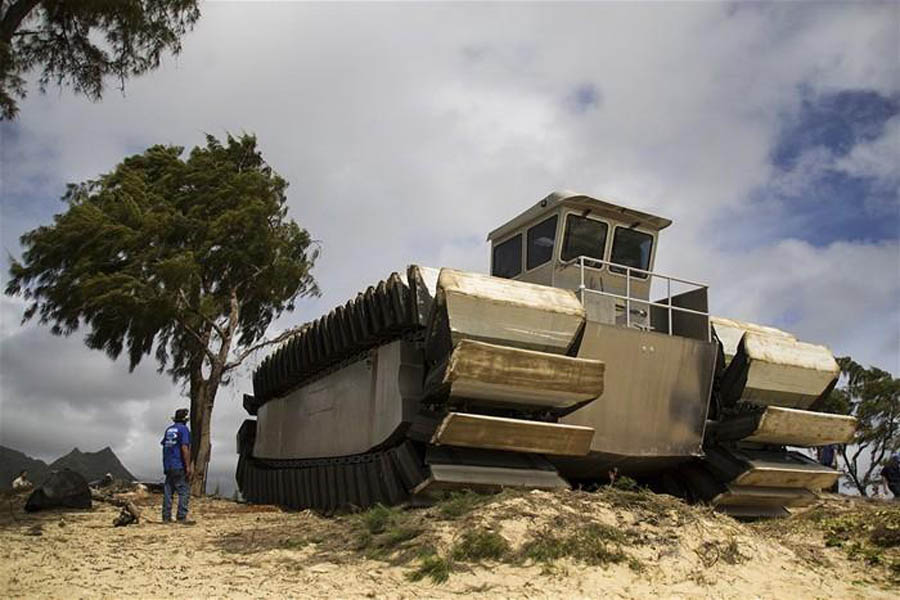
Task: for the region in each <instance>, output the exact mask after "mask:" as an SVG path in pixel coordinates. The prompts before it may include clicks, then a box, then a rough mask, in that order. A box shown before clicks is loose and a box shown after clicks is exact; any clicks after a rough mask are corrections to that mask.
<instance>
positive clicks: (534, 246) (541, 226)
mask: <svg viewBox="0 0 900 600" xmlns="http://www.w3.org/2000/svg"><path fill="white" fill-rule="evenodd" d="M556 219H557V218H556V215H554V216H552V217H550V218H549V219H547V220H546V221H544V222H542V223H538V224H537V225H535V226H534V227H532V228H531V229H529V230H528V253H527V254H526V257H527V258H526V260H527V262H528V268H529V269H533V268H535V267H536V266H538V265H542V264H544V263H545V262H547V261H548V260H550V258H551V257H552V256H553V242H554V241H555V240H556Z"/></svg>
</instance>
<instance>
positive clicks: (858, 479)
mask: <svg viewBox="0 0 900 600" xmlns="http://www.w3.org/2000/svg"><path fill="white" fill-rule="evenodd" d="M837 360H838V364H839V365H840V367H841V374H842V377H843V380H844V385H843V386H841V387H837V388H835V389H834V390H833V391H832V392H831V394H830V395H829V396H828V398H826V399H825V402H824V404H823V407H822V409H823V410H825V411H826V412H831V413H836V414H845V415H852V416H854V417H856V419H857V421H858V427H857V430H856V434H855V435H854V437H853V440H852V442H851V443H850V444H848V445H846V446H842V447H841V457H842V458H843V462H844V472H845V473H846V474H847V476H848V477H849V478H850V480H851V481H852V483H853V484H854V486H856V489H857V490H858V491H859V493H860V494H862V495H863V496H867V495H868V493H869V487H870V486H871V485H872V484H873V483H876V482H878V481H879V477H880V471H881V467H882V465H883V464H884V463H885V462H886V460H887V459H888V458H889V457H890V456H891V454H892V453H894V452H896V451H897V450H898V449H900V379H897V378H895V377H893V376H892V375H891V374H890V373H888V372H887V371H883V370H881V369H879V368H877V367H869V368H864V367H863V366H862V365H860V364H858V363H856V362H854V361H853V359H851V358H850V357H849V356H845V357H842V358H838V359H837Z"/></svg>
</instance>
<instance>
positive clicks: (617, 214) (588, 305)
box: [237, 192, 856, 517]
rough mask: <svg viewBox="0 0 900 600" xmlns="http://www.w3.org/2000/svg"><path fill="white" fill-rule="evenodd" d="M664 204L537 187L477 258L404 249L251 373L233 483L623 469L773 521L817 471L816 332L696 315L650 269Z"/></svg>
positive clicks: (291, 485)
mask: <svg viewBox="0 0 900 600" xmlns="http://www.w3.org/2000/svg"><path fill="white" fill-rule="evenodd" d="M670 224H671V221H669V220H668V219H665V218H662V217H658V216H654V215H651V214H647V213H644V212H640V211H637V210H632V209H629V208H624V207H622V206H618V205H616V204H613V203H611V202H608V201H604V200H600V199H596V198H591V197H588V196H585V195H582V194H575V193H570V192H556V193H553V194H550V195H549V196H547V197H546V198H544V199H543V200H541V201H539V202H538V203H536V204H535V205H534V206H532V207H531V208H529V209H528V210H527V211H525V212H523V213H522V214H520V215H518V216H517V217H515V218H514V219H512V220H510V221H509V222H507V223H506V224H504V225H502V226H501V227H499V228H497V229H495V230H494V231H492V232H491V233H490V234H489V235H488V240H489V241H490V242H491V246H492V250H491V251H492V255H491V275H484V274H478V273H470V272H463V271H458V270H453V269H433V268H428V267H423V266H418V265H413V266H410V267H409V268H408V269H407V270H406V272H405V273H402V274H400V273H392V274H391V275H390V276H389V277H388V278H387V279H385V280H383V281H381V282H379V283H378V284H377V285H373V286H371V287H368V288H367V289H366V290H365V291H364V292H360V293H359V294H358V295H357V296H356V298H354V299H352V300H350V301H349V302H347V303H346V304H344V305H342V306H338V307H337V308H335V309H334V310H332V311H331V312H329V313H328V314H327V315H325V316H322V317H320V318H319V319H317V320H315V321H313V322H311V323H308V324H307V325H305V326H304V327H303V328H302V330H301V331H300V332H299V333H298V334H297V335H296V336H294V337H293V338H291V339H290V340H289V341H287V342H286V343H284V344H283V345H282V346H281V347H280V348H279V349H277V350H276V351H275V352H274V353H272V354H271V355H270V356H268V357H267V358H266V359H265V360H264V361H263V362H262V363H261V365H260V366H259V367H258V368H257V370H256V371H255V372H254V374H253V395H246V396H245V397H244V407H245V409H246V410H247V412H248V413H249V414H250V415H251V416H252V417H255V419H248V420H246V421H245V422H244V423H243V425H242V426H241V428H240V431H239V432H238V452H239V455H240V457H239V462H238V467H237V482H238V485H239V487H240V490H241V493H242V494H243V496H244V497H245V498H246V499H247V500H249V501H251V502H257V503H267V504H279V505H284V506H288V507H293V508H315V509H319V510H325V511H329V510H334V509H337V508H339V507H342V506H356V507H366V506H370V505H373V504H375V503H383V504H396V503H398V502H401V501H403V500H405V499H407V498H409V497H410V496H418V495H429V494H432V493H434V492H436V491H441V490H447V489H454V488H456V489H458V488H467V489H473V490H494V489H499V488H502V487H507V486H523V487H529V488H542V489H552V488H563V487H567V486H572V485H580V484H591V483H596V482H602V481H605V480H606V479H607V477H608V476H609V474H610V472H611V471H612V470H613V469H615V472H617V473H619V474H622V475H630V476H632V477H635V478H638V479H640V480H644V481H647V482H649V483H650V484H651V485H652V486H653V487H654V488H656V489H660V490H662V491H666V492H669V493H673V494H676V495H679V496H683V497H685V498H688V499H690V500H693V501H706V502H710V503H712V504H714V505H715V506H716V507H718V508H719V509H721V510H723V511H726V512H729V513H731V514H734V515H736V516H750V517H756V516H779V515H784V514H787V512H788V511H787V510H786V509H787V508H790V507H796V506H802V505H804V504H808V503H810V502H811V501H813V500H814V499H815V497H816V494H815V492H816V491H817V490H820V489H822V488H826V487H829V486H831V485H832V484H833V483H834V482H835V481H836V479H837V478H838V475H839V474H838V472H837V471H835V470H834V469H832V468H829V467H827V466H822V465H820V464H818V463H817V462H816V461H814V460H812V459H810V458H809V457H807V456H806V455H804V454H802V453H800V452H797V451H796V450H791V449H789V448H788V447H795V448H796V447H806V448H810V447H816V446H823V445H826V444H834V443H844V442H847V441H848V440H849V439H850V438H851V437H852V435H853V433H854V430H855V427H856V423H855V421H854V419H853V418H851V417H845V416H839V415H832V414H826V413H822V412H818V409H819V407H820V406H821V404H822V402H823V400H824V398H825V397H826V396H827V395H828V394H829V393H830V391H831V389H832V387H833V386H834V385H835V382H836V381H837V378H838V375H839V368H838V365H837V364H836V362H835V360H834V357H833V356H832V354H831V352H830V351H829V350H828V349H827V348H825V347H824V346H820V345H814V344H809V343H805V342H801V341H798V340H797V339H796V338H795V337H794V336H793V335H791V334H789V333H786V332H784V331H780V330H778V329H775V328H772V327H764V326H760V325H754V324H751V323H745V322H741V321H736V320H732V319H725V318H721V317H714V316H710V314H709V310H708V288H707V286H706V285H704V284H702V283H698V282H693V281H689V280H686V279H683V278H678V277H673V276H670V275H665V274H662V273H659V272H656V271H654V263H655V258H656V249H657V245H658V240H659V235H660V232H661V231H662V230H664V229H665V228H666V227H668V226H669V225H670Z"/></svg>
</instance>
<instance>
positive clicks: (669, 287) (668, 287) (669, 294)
mask: <svg viewBox="0 0 900 600" xmlns="http://www.w3.org/2000/svg"><path fill="white" fill-rule="evenodd" d="M666 297H667V298H668V299H669V335H672V279H671V278H669V277H666Z"/></svg>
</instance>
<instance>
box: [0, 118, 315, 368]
mask: <svg viewBox="0 0 900 600" xmlns="http://www.w3.org/2000/svg"><path fill="white" fill-rule="evenodd" d="M206 141H207V144H206V146H205V147H202V148H194V149H193V150H192V151H191V153H190V155H189V157H188V158H187V159H186V160H184V159H182V158H181V154H182V152H183V149H182V148H179V147H166V146H154V147H152V148H150V149H149V150H147V151H146V152H145V153H143V154H140V155H136V156H131V157H129V158H126V159H125V160H124V161H123V162H122V163H121V164H119V165H118V166H117V167H116V168H115V169H114V170H113V171H112V172H110V173H107V174H105V175H102V176H100V177H99V178H98V179H96V180H92V181H88V182H85V183H81V184H77V185H70V186H69V189H68V192H67V193H66V195H65V197H64V198H63V199H64V200H65V202H66V203H67V207H68V208H67V210H66V212H64V213H61V214H58V215H56V216H55V217H54V223H53V224H52V225H48V226H43V227H39V228H37V229H35V230H32V231H29V232H28V233H25V234H24V235H23V236H22V238H21V242H22V246H23V247H24V252H23V256H22V262H19V261H13V263H12V266H11V267H10V276H11V277H10V280H9V283H8V285H7V288H6V293H7V294H10V295H15V294H21V295H23V296H24V297H25V298H26V299H27V300H29V306H28V308H27V310H26V312H25V319H26V320H27V319H31V318H33V317H37V318H38V319H39V320H40V322H41V323H47V324H51V331H52V332H53V333H55V334H63V335H68V334H70V333H72V332H74V331H75V330H77V329H78V328H79V326H82V325H86V326H87V327H89V328H90V331H89V333H88V334H87V336H86V339H85V342H86V343H87V345H88V346H89V347H91V348H95V349H102V350H104V351H105V352H106V353H107V354H108V355H109V356H110V357H112V358H116V357H118V356H119V354H120V353H121V352H123V350H126V349H127V353H128V357H129V361H130V366H131V368H132V369H133V368H134V367H135V366H136V365H137V364H138V363H139V362H140V360H141V359H142V357H143V356H145V355H147V354H149V353H150V352H151V350H153V348H154V347H155V348H156V358H157V360H158V361H159V363H160V365H161V367H160V368H161V369H162V367H163V366H165V365H167V364H171V369H170V373H171V375H172V376H173V378H174V379H176V380H178V379H181V378H183V377H186V376H188V375H189V374H190V373H189V368H190V366H191V365H192V364H193V363H194V362H195V361H196V359H197V358H198V356H199V358H200V359H201V360H202V359H203V358H204V357H205V358H207V359H209V360H212V359H213V358H215V353H213V352H212V351H211V349H210V347H209V345H208V344H212V343H213V342H214V341H219V342H222V343H224V342H228V344H229V345H230V343H231V342H232V339H230V338H229V339H225V338H226V336H228V335H229V334H230V335H232V336H233V335H235V334H237V336H238V337H237V340H236V343H237V345H238V346H239V347H244V348H247V347H250V346H251V345H252V344H253V343H254V342H256V341H257V340H259V339H260V338H261V337H262V335H263V334H264V332H265V330H266V328H267V327H268V326H269V324H270V323H271V322H272V320H273V319H274V318H275V317H277V316H278V315H280V314H281V313H282V311H284V310H292V309H293V307H294V301H295V299H296V298H298V297H300V296H307V295H310V294H315V293H317V292H318V290H317V288H316V285H315V282H314V280H313V278H312V275H310V268H311V267H312V265H313V262H314V260H315V258H316V255H317V252H316V250H315V249H314V248H311V240H310V236H309V234H308V233H307V232H306V230H304V229H302V228H301V227H300V226H299V225H297V223H295V222H294V221H292V220H290V219H288V218H287V208H286V205H285V202H286V197H285V190H286V188H287V182H286V181H285V180H284V179H282V178H281V176H279V175H278V174H277V173H275V171H273V170H272V169H271V167H269V166H268V165H267V164H266V163H265V162H264V160H263V158H262V155H261V154H260V153H259V151H258V150H257V147H256V138H255V137H253V136H250V135H243V136H241V137H239V138H233V137H231V136H228V139H227V143H226V144H224V145H223V144H222V143H220V142H219V141H218V140H217V139H216V138H214V137H212V136H207V140H206ZM231 318H234V319H235V321H234V323H233V324H232V323H231V322H230V319H231ZM232 325H233V327H232ZM203 340H206V341H207V342H208V344H203V343H202V342H203ZM215 349H216V350H217V351H218V350H219V349H220V348H215ZM222 366H223V367H225V366H227V365H222Z"/></svg>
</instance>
